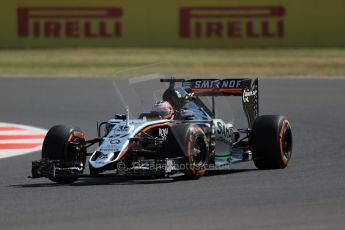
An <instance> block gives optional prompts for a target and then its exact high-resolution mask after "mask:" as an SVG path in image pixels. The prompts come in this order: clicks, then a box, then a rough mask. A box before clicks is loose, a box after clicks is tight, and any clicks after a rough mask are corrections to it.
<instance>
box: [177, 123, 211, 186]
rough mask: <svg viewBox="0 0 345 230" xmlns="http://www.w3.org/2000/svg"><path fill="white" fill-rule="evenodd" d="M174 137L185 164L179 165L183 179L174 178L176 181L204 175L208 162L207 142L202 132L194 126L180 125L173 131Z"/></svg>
mask: <svg viewBox="0 0 345 230" xmlns="http://www.w3.org/2000/svg"><path fill="white" fill-rule="evenodd" d="M176 130H178V131H177V133H175V134H174V135H175V136H176V138H177V139H179V141H178V145H179V146H180V150H181V151H182V155H183V156H184V158H185V164H184V165H180V168H181V170H182V171H183V172H184V174H185V175H184V176H183V177H176V178H174V179H176V180H181V179H182V180H184V179H187V180H195V179H199V178H200V177H202V176H203V175H204V174H205V171H206V164H207V162H208V141H207V138H206V135H205V133H204V132H203V130H202V129H201V128H200V127H198V126H196V125H192V126H190V125H186V126H183V125H180V126H179V127H178V128H177V129H175V132H176ZM182 167H183V168H182Z"/></svg>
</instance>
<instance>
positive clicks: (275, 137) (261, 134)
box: [251, 115, 292, 169]
mask: <svg viewBox="0 0 345 230" xmlns="http://www.w3.org/2000/svg"><path fill="white" fill-rule="evenodd" d="M251 145H252V152H253V161H254V164H255V166H256V167H257V168H258V169H283V168H285V167H286V166H287V165H288V164H289V161H290V159H291V154H292V131H291V126H290V123H289V121H288V120H287V119H286V118H285V117H284V116H278V115H265V116H259V117H257V118H256V120H255V122H254V125H253V130H252V134H251Z"/></svg>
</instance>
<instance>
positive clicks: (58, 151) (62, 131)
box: [42, 125, 86, 184]
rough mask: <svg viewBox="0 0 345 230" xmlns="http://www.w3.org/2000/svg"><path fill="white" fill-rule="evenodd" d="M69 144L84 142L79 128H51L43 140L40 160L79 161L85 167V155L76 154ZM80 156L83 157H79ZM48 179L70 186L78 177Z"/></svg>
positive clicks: (60, 126)
mask: <svg viewBox="0 0 345 230" xmlns="http://www.w3.org/2000/svg"><path fill="white" fill-rule="evenodd" d="M70 142H74V143H80V144H83V143H84V142H85V135H84V133H83V132H82V131H81V130H80V129H79V128H75V127H72V126H64V125H57V126H54V127H52V128H51V129H50V130H49V131H48V133H47V135H46V137H45V138H44V142H43V147H42V158H45V159H49V160H80V161H81V162H82V163H83V165H84V167H85V162H86V157H85V154H83V153H82V152H76V151H75V149H74V148H72V146H71V145H70V144H69V143H70ZM80 154H83V155H84V156H80ZM49 179H50V180H51V181H54V182H57V183H61V184H70V183H73V182H75V181H76V180H77V179H78V177H66V178H60V177H59V178H57V177H51V178H49Z"/></svg>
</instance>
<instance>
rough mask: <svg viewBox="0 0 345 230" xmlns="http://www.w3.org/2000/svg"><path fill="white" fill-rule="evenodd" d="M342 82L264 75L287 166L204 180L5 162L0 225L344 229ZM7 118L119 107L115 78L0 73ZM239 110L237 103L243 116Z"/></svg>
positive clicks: (55, 120) (52, 120)
mask: <svg viewBox="0 0 345 230" xmlns="http://www.w3.org/2000/svg"><path fill="white" fill-rule="evenodd" d="M344 89H345V80H341V79H338V80H337V79H328V80H322V79H300V80H298V79H284V80H277V79H263V80H261V81H260V101H261V103H260V106H261V107H260V109H261V114H285V115H286V116H287V117H288V118H289V120H290V121H291V123H292V126H293V135H294V151H293V156H292V160H291V162H290V165H289V166H288V168H286V169H285V170H269V171H259V170H256V169H255V166H254V165H253V164H252V163H251V162H248V163H245V164H238V165H236V166H234V168H233V170H229V171H226V172H222V173H218V174H220V175H214V174H210V175H207V176H205V177H203V178H201V179H200V180H198V181H178V182H176V181H172V180H169V179H163V180H122V179H119V178H115V177H111V176H110V175H106V176H104V177H102V178H91V177H89V176H87V175H86V176H84V177H83V178H81V179H80V180H79V181H78V182H77V183H75V184H73V185H58V184H54V183H51V182H50V181H48V180H47V179H36V180H32V179H28V178H27V176H29V175H30V165H31V161H32V160H35V159H38V158H39V156H40V153H38V152H36V153H32V154H29V155H25V156H19V157H12V158H6V159H2V160H0V228H1V229H2V230H5V229H26V230H29V229H72V228H77V229H84V230H86V229H110V228H111V229H139V228H140V229H313V230H314V229H344V228H345V173H344V170H345V160H344V158H345V131H344V130H345V122H344V114H345V103H344V99H345V90H344ZM0 98H1V99H0V100H1V101H0V108H1V114H0V118H1V119H0V120H1V121H4V122H13V123H22V124H27V125H33V126H38V127H43V128H46V129H48V128H49V127H51V126H53V125H55V124H74V125H77V126H79V127H82V128H83V130H84V131H85V132H86V133H87V134H88V136H89V137H92V136H94V135H95V134H96V131H95V126H96V125H95V121H96V120H106V119H107V118H110V117H111V116H112V115H113V114H114V113H115V112H116V111H118V110H122V107H121V106H120V102H119V99H118V98H117V97H116V95H115V93H114V88H113V86H112V83H111V80H110V79H94V80H93V79H49V80H47V79H28V78H27V79H9V78H8V79H6V78H5V79H0ZM240 114H241V108H240V107H238V111H235V116H237V118H238V120H240Z"/></svg>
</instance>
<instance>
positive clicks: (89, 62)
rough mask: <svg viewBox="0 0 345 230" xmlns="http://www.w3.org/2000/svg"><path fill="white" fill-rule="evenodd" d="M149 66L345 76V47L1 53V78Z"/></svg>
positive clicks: (190, 71) (180, 71)
mask: <svg viewBox="0 0 345 230" xmlns="http://www.w3.org/2000/svg"><path fill="white" fill-rule="evenodd" d="M153 63H165V64H164V65H169V66H170V65H171V66H173V67H174V68H173V70H172V71H170V72H171V73H173V74H174V75H176V76H178V75H192V76H197V75H203V76H205V75H236V76H242V75H245V76H278V75H283V76H289V75H292V76H345V48H338V49H335V48H334V49H226V50H220V49H217V50H212V49H199V50H198V49H32V50H31V49H30V50H0V76H114V75H116V73H117V72H119V71H125V70H127V69H131V68H135V67H139V66H145V65H150V64H153Z"/></svg>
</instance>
